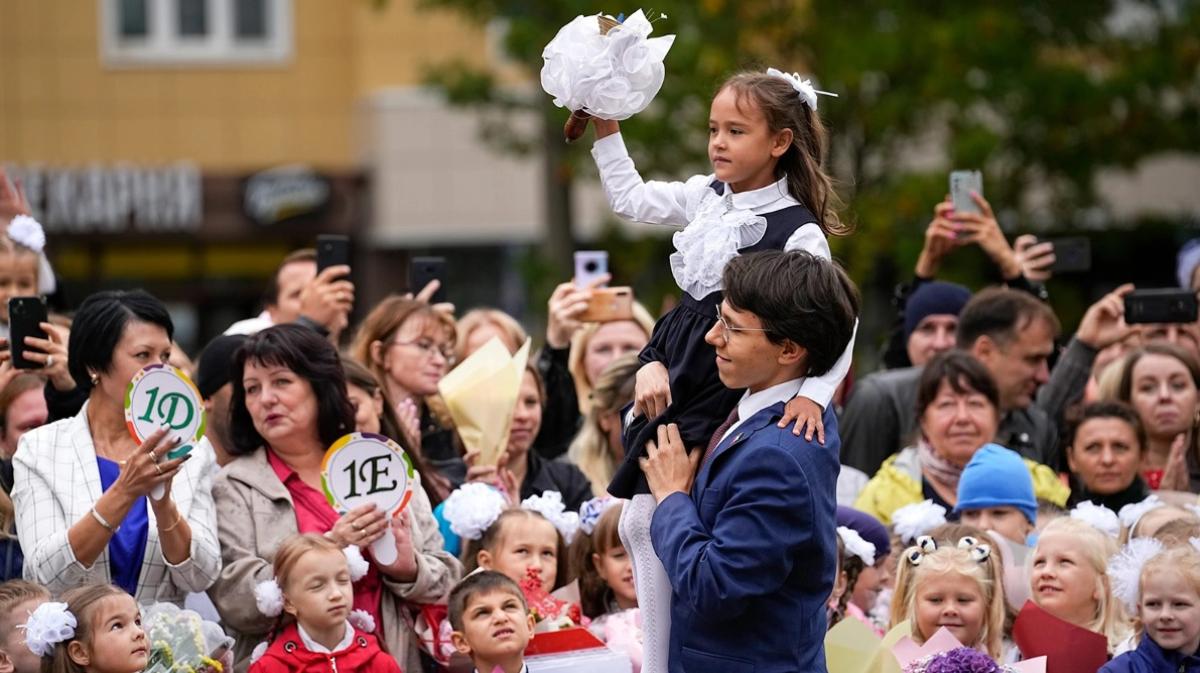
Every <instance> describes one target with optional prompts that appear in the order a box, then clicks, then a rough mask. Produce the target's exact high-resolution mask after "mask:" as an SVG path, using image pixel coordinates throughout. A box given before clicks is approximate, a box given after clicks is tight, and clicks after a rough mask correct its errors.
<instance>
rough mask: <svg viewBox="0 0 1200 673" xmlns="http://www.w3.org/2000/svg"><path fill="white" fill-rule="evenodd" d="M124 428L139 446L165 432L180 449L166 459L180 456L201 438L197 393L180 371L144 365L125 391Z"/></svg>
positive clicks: (201, 416)
mask: <svg viewBox="0 0 1200 673" xmlns="http://www.w3.org/2000/svg"><path fill="white" fill-rule="evenodd" d="M125 424H126V425H127V426H128V427H129V433H130V434H131V435H133V438H134V440H136V441H137V443H138V444H139V445H140V444H141V443H142V442H145V441H146V438H147V437H149V436H150V435H152V434H154V433H155V432H157V431H159V430H161V429H163V428H166V429H167V431H168V434H167V437H178V438H179V439H180V445H179V446H178V447H176V448H175V449H172V450H171V452H170V453H168V454H167V458H168V459H174V458H178V457H180V456H183V455H185V454H186V453H187V452H188V451H191V449H192V447H193V446H195V444H196V442H198V441H200V438H201V437H203V436H204V426H205V417H204V404H203V403H202V402H201V398H200V391H199V390H198V389H197V388H196V384H194V383H192V380H191V379H190V378H188V375H187V374H184V373H183V371H181V370H180V369H178V368H176V367H172V366H171V365H168V364H154V365H148V366H146V367H144V368H142V369H141V370H140V371H139V372H138V373H137V374H134V375H133V378H132V379H131V380H130V381H129V386H128V387H127V388H126V389H125Z"/></svg>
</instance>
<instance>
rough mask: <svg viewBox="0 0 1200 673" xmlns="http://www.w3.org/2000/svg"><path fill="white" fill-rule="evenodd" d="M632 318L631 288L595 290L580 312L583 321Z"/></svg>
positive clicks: (611, 320) (580, 318) (608, 320)
mask: <svg viewBox="0 0 1200 673" xmlns="http://www.w3.org/2000/svg"><path fill="white" fill-rule="evenodd" d="M632 319H633V288H630V287H604V288H600V289H598V290H596V291H595V292H594V293H593V294H592V298H591V300H590V301H588V307H587V309H586V310H585V311H584V312H583V313H582V314H580V316H579V320H581V321H583V322H613V321H615V320H632Z"/></svg>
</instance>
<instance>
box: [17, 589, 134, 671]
mask: <svg viewBox="0 0 1200 673" xmlns="http://www.w3.org/2000/svg"><path fill="white" fill-rule="evenodd" d="M22 630H23V631H24V633H25V644H26V645H27V646H28V647H29V650H30V651H31V652H33V653H34V654H35V655H37V656H38V657H40V658H41V670H42V671H43V673H140V672H141V671H142V670H143V669H144V668H145V667H146V664H147V663H148V661H149V659H150V642H149V640H147V638H146V632H145V631H143V630H142V615H141V611H140V610H139V609H138V606H137V603H136V602H134V600H133V596H130V595H129V594H128V593H126V592H125V591H124V590H122V589H120V588H118V587H115V586H112V585H110V584H89V585H84V586H80V587H75V588H74V589H70V590H68V591H67V592H66V593H64V594H63V595H62V598H61V599H60V600H59V601H55V602H45V603H42V604H41V605H39V606H38V607H37V608H36V609H35V610H34V611H33V614H31V615H30V616H29V620H28V621H27V622H26V623H25V624H24V628H23V629H22Z"/></svg>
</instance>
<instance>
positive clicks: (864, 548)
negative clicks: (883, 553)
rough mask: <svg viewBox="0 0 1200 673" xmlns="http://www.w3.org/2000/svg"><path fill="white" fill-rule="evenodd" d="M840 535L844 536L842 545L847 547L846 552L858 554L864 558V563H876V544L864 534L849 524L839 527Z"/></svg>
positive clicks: (871, 564)
mask: <svg viewBox="0 0 1200 673" xmlns="http://www.w3.org/2000/svg"><path fill="white" fill-rule="evenodd" d="M837 534H838V537H840V538H842V546H843V547H845V548H846V553H847V554H850V555H851V556H857V557H858V558H860V559H862V562H863V565H864V566H867V567H870V566H873V565H875V545H874V543H871V542H868V541H866V540H864V539H863V536H861V535H859V534H858V531H856V530H854V529H853V528H849V527H847V526H838V527H837Z"/></svg>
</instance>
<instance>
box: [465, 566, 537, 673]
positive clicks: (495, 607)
mask: <svg viewBox="0 0 1200 673" xmlns="http://www.w3.org/2000/svg"><path fill="white" fill-rule="evenodd" d="M449 620H450V625H451V628H453V629H454V630H453V632H452V634H451V639H452V641H453V643H454V649H456V650H457V651H458V652H459V653H460V654H463V655H466V656H468V657H470V658H471V662H472V663H473V664H474V665H475V670H476V671H481V672H486V673H500V672H503V673H523V672H524V673H528V670H529V669H528V667H526V665H525V647H526V646H527V645H528V644H529V639H530V638H531V637H532V634H533V617H532V616H531V615H530V614H529V608H528V606H527V605H526V604H525V595H524V594H523V593H521V588H520V587H519V586H517V584H516V582H513V581H512V579H511V578H509V577H508V576H507V575H504V574H502V573H498V572H494V571H483V572H478V573H474V574H471V575H468V576H466V577H464V578H463V580H462V581H461V582H459V583H458V585H457V586H455V587H454V589H453V590H451V591H450V605H449Z"/></svg>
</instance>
